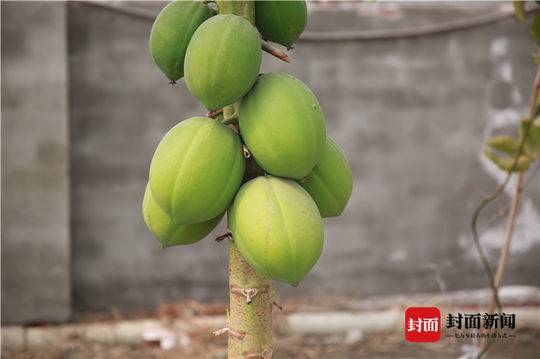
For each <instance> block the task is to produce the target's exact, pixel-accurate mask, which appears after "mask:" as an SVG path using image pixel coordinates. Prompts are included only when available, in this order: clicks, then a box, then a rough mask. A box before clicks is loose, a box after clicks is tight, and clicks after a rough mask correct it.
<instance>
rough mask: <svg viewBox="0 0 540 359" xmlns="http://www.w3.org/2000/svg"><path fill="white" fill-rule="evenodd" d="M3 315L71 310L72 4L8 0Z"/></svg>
mask: <svg viewBox="0 0 540 359" xmlns="http://www.w3.org/2000/svg"><path fill="white" fill-rule="evenodd" d="M1 6H2V322H3V323H12V322H29V321H49V320H53V321H54V320H64V319H66V318H67V317H68V315H69V314H70V310H71V269H70V236H69V214H68V213H69V198H68V194H69V177H68V162H69V149H68V117H67V58H66V51H67V49H66V42H67V41H66V11H65V8H64V5H63V4H62V3H55V4H50V3H49V4H44V3H30V2H26V3H15V2H2V5H1Z"/></svg>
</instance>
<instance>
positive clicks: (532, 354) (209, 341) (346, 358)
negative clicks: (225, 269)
mask: <svg viewBox="0 0 540 359" xmlns="http://www.w3.org/2000/svg"><path fill="white" fill-rule="evenodd" d="M373 306H374V305H373V304H370V305H369V307H373ZM226 308H227V304H226V303H204V304H203V303H200V302H197V301H193V300H188V301H184V302H179V303H173V304H162V305H160V306H159V308H157V310H156V311H148V312H140V311H139V312H132V313H122V314H119V313H118V312H114V311H113V312H109V313H102V314H97V313H93V314H89V315H87V316H83V317H78V318H74V321H75V322H99V321H111V320H112V321H114V320H125V319H141V318H157V319H159V320H160V321H162V322H167V321H169V320H171V319H178V318H181V319H183V320H189V318H193V317H197V316H213V315H223V313H224V312H225V309H226ZM328 308H332V309H333V310H352V309H354V306H353V305H351V303H350V302H347V301H345V300H343V301H339V300H336V299H335V298H334V299H332V300H331V301H324V300H322V299H318V300H316V301H306V300H298V301H295V300H289V301H286V302H285V303H284V305H283V310H282V311H281V310H280V311H277V312H276V313H275V316H274V320H275V333H274V353H273V354H274V355H273V358H274V359H288V358H291V359H292V358H307V359H312V358H313V359H352V358H400V359H402V358H403V359H407V358H430V359H431V358H441V359H445V358H452V359H457V358H466V357H464V356H463V355H464V354H465V353H468V352H470V351H471V350H472V349H473V348H474V347H473V343H472V340H471V339H456V338H454V337H446V334H447V333H446V332H445V329H443V331H442V335H441V340H440V341H438V342H436V343H409V342H407V341H406V340H405V339H404V337H403V333H401V332H386V333H376V334H370V335H363V334H362V333H361V332H359V331H351V332H348V333H343V334H332V335H306V336H299V335H290V334H286V333H285V332H284V331H283V330H282V329H281V327H280V323H282V322H283V318H284V315H286V314H289V313H293V312H297V311H302V312H317V311H319V310H322V309H326V310H328ZM36 324H39V325H44V324H45V325H46V323H36ZM213 329H215V328H213ZM511 334H515V336H514V337H512V338H505V339H498V340H497V341H496V344H495V345H494V346H493V347H492V348H491V350H490V352H489V354H488V355H487V356H485V357H484V358H488V359H503V358H504V359H508V358H519V359H528V358H531V359H532V358H534V359H538V358H540V330H538V329H520V330H517V329H516V330H515V331H513V332H512V333H511ZM182 342H183V345H182V347H181V348H180V347H176V348H174V349H171V350H164V349H161V348H160V346H159V343H158V342H143V341H141V343H140V344H132V345H129V344H103V343H96V342H90V341H85V340H83V339H81V338H71V339H69V340H65V341H63V342H60V344H55V345H51V346H47V347H36V348H32V349H29V350H20V351H16V352H7V351H4V350H3V351H2V358H5V359H38V358H39V359H42V358H43V359H45V358H47V359H49V358H52V359H109V358H130V359H138V358H141V359H142V358H156V359H173V358H174V359H179V358H182V359H183V358H186V359H191V358H193V359H225V358H226V351H227V338H226V336H220V337H214V336H213V335H212V329H210V328H199V329H197V330H196V331H191V332H187V333H185V335H184V337H183V340H182Z"/></svg>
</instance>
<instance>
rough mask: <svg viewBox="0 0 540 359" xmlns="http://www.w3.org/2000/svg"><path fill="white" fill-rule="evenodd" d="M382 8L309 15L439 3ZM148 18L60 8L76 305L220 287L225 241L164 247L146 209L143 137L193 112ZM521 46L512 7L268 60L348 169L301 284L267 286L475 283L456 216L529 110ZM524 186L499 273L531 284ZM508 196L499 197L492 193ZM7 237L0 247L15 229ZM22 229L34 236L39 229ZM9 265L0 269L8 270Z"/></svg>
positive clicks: (200, 294) (539, 243)
mask: <svg viewBox="0 0 540 359" xmlns="http://www.w3.org/2000/svg"><path fill="white" fill-rule="evenodd" d="M3 6H4V5H3ZM12 6H19V5H12ZM154 6H156V5H154ZM3 10H4V8H3ZM394 15H395V16H393V17H391V18H389V19H381V18H380V17H373V16H371V17H370V15H369V14H367V15H366V14H365V13H362V12H360V11H356V12H355V11H350V9H348V10H343V11H338V12H336V11H335V10H331V11H329V10H324V11H320V12H317V13H313V14H311V17H310V24H309V28H310V29H332V28H338V27H340V26H341V27H343V26H346V25H347V26H349V25H350V26H357V24H369V26H372V27H378V28H381V27H384V28H386V27H400V26H406V25H415V24H418V23H424V22H426V19H430V18H431V19H439V18H440V17H441V11H440V9H430V8H425V9H422V10H418V9H416V10H415V11H413V12H410V10H403V11H401V10H399V9H398V11H397V13H395V14H394ZM469 15H470V14H469ZM451 16H455V17H462V16H465V13H461V12H459V11H457V10H456V11H455V12H452V11H450V10H448V9H447V11H446V12H445V13H444V16H443V18H446V19H448V18H449V17H451ZM415 19H416V20H415ZM2 20H4V18H2ZM415 21H416V22H415ZM29 23H30V24H33V22H29ZM351 24H352V25H351ZM4 26H6V25H4V21H2V27H3V28H2V30H4ZM35 26H38V25H37V24H36V25H35ZM150 27H151V23H150V22H148V21H145V20H142V19H136V18H132V17H128V16H125V15H121V14H117V13H113V12H109V11H106V10H103V9H99V8H95V7H88V6H86V5H83V4H80V3H72V4H69V5H68V28H67V32H68V34H69V39H68V43H69V93H70V95H69V99H70V101H69V119H70V133H69V140H70V147H69V151H68V152H69V156H70V166H71V172H70V180H71V187H70V188H71V200H70V201H71V202H70V203H71V226H72V231H71V245H72V251H71V260H72V270H71V272H72V285H73V294H72V298H73V307H74V311H75V313H81V312H83V311H86V310H111V309H113V308H118V309H129V308H140V307H151V306H153V305H156V304H157V303H159V302H161V301H173V300H178V299H183V298H188V297H192V298H196V299H201V300H211V299H212V300H213V299H220V300H221V299H223V300H224V299H225V298H226V251H225V246H224V244H217V243H214V242H213V241H212V240H211V237H210V238H208V239H207V240H205V241H202V242H200V243H198V244H196V245H194V246H188V247H179V248H171V249H167V250H161V249H159V246H158V245H157V242H156V241H155V240H153V239H152V237H151V235H150V234H149V233H148V232H147V230H146V229H145V226H144V223H143V221H142V218H141V214H140V204H141V199H142V193H143V190H144V186H145V184H146V181H147V172H148V166H149V163H150V159H151V157H152V154H153V151H154V149H155V146H156V145H157V143H158V142H159V140H160V138H161V137H162V136H163V134H164V133H165V132H166V131H167V130H168V129H169V128H171V127H172V126H173V125H174V124H176V123H177V122H178V121H181V120H182V119H185V118H188V117H190V116H193V115H200V114H203V113H204V112H205V111H204V109H203V108H202V106H201V105H199V104H198V103H197V102H196V101H195V100H194V99H193V98H192V97H191V96H190V95H189V93H188V92H187V90H186V88H185V85H184V83H183V82H182V81H180V82H179V83H178V84H176V85H174V86H170V85H168V83H167V80H166V79H165V78H164V77H163V76H162V74H161V73H160V72H159V70H158V69H157V68H156V67H155V66H154V64H153V63H152V60H151V58H150V56H149V54H148V50H147V38H148V34H149V31H150ZM35 36H37V35H35ZM532 49H533V44H532V41H531V40H530V37H529V35H528V32H527V27H526V26H524V25H523V24H520V23H518V22H516V21H514V20H513V19H508V20H505V21H501V22H498V23H495V24H491V25H486V26H482V27H478V28H474V29H469V30H464V31H459V32H452V33H448V34H440V35H434V36H425V37H421V38H410V39H402V40H388V41H374V42H365V41H364V42H335V43H308V42H299V43H298V44H297V46H296V48H295V49H294V50H293V58H294V62H293V64H292V65H285V64H281V63H279V62H277V61H276V60H274V59H273V58H270V57H268V56H265V60H264V64H263V71H278V70H279V71H288V72H290V73H292V74H294V75H295V76H297V77H298V78H300V79H301V80H303V81H304V82H306V83H307V84H308V85H309V86H310V87H311V88H312V89H313V91H314V92H315V93H316V94H317V96H318V97H319V100H320V102H321V105H322V107H323V109H324V111H325V114H326V117H327V129H328V133H329V135H331V136H332V137H334V138H335V139H336V140H337V142H338V143H339V144H340V145H341V146H342V147H343V149H344V151H345V152H346V153H347V155H348V157H349V159H350V162H351V166H352V168H353V171H354V176H355V188H354V192H353V196H352V199H351V202H350V204H349V207H348V209H347V210H346V212H345V214H344V215H343V216H342V217H340V218H337V219H329V220H327V221H326V222H325V227H326V229H325V231H326V242H325V249H324V252H323V255H322V258H321V260H320V261H319V263H318V264H317V265H316V267H315V268H314V270H313V271H312V273H311V274H310V275H309V276H308V278H307V279H306V280H305V281H304V282H303V283H302V284H301V285H300V288H297V289H294V288H291V287H287V286H282V285H278V286H277V288H278V292H279V295H284V296H292V295H298V296H305V295H318V296H331V295H356V296H370V295H376V294H391V293H417V292H436V291H440V290H456V289H466V288H478V287H484V286H485V285H486V282H485V275H484V274H483V272H482V270H481V267H480V265H479V262H478V260H477V258H476V256H475V253H474V250H473V248H472V244H471V242H470V239H469V238H468V221H469V216H470V214H471V212H472V210H473V208H474V206H475V205H476V204H477V203H478V201H479V200H480V199H481V198H482V196H484V195H485V194H487V193H488V192H490V191H491V190H492V189H493V188H495V187H496V185H497V183H500V181H501V179H502V176H503V174H502V173H500V172H499V171H497V170H496V169H495V168H494V167H493V166H492V165H491V164H490V163H488V162H487V161H486V160H485V159H484V158H483V157H482V155H481V151H482V143H483V142H484V140H485V139H486V138H488V137H489V136H491V135H492V134H494V133H499V132H508V131H511V130H512V129H514V128H515V126H516V123H517V121H518V119H519V118H520V117H521V116H522V115H523V114H525V113H526V102H527V98H528V95H529V86H530V82H531V81H532V76H533V71H534V65H533V63H532V60H531V53H532ZM3 52H4V51H3ZM2 56H3V58H2V59H3V60H4V54H3V55H2ZM6 56H7V55H6ZM10 56H13V57H16V56H17V54H16V53H13V54H10ZM19 56H20V55H19ZM3 66H4V65H3ZM3 71H4V70H3ZM16 85H17V86H21V84H20V83H17V84H16ZM13 86H15V85H13ZM3 92H4V91H3ZM3 111H4V109H3ZM3 139H4V135H3ZM13 146H15V145H13ZM14 148H15V147H14ZM3 153H4V151H3ZM7 164H8V163H7ZM533 172H534V171H533ZM3 179H4V175H3ZM526 182H527V183H528V185H527V190H526V193H525V196H524V202H523V207H522V210H521V211H520V214H519V217H518V223H517V228H516V236H515V242H514V244H513V246H512V254H511V257H510V263H509V269H508V275H507V281H506V283H508V284H529V285H537V284H538V283H537V279H538V273H539V272H540V263H538V261H537V258H538V256H539V255H540V235H539V233H540V228H539V225H540V217H539V207H540V199H539V196H540V193H539V192H540V186H538V177H535V178H527V180H526ZM510 187H512V186H510ZM14 188H15V185H14ZM3 189H4V188H3ZM38 190H42V191H43V190H45V189H43V188H38ZM4 192H5V191H4ZM508 201H509V198H508V197H505V198H503V200H502V203H503V205H504V204H507V203H508ZM3 203H4V202H3ZM3 213H4V211H3ZM13 216H14V218H15V219H12V223H13V224H11V225H12V226H13V227H12V228H21V224H20V222H22V220H20V219H19V220H18V221H19V222H18V221H17V219H18V218H20V216H18V215H17V214H16V213H14V214H13ZM493 216H496V211H495V209H493V208H492V209H490V210H488V211H486V216H485V217H484V219H483V221H482V222H483V223H484V224H483V225H482V226H481V229H482V233H483V235H482V240H483V242H484V244H485V245H486V247H487V248H488V254H489V256H490V258H492V259H493V260H494V259H495V258H496V255H497V253H498V250H499V248H500V246H501V244H502V240H503V224H501V223H500V222H497V221H493V218H494V217H493ZM3 219H4V218H3ZM490 223H491V224H490ZM223 228H224V225H223V224H221V225H220V227H219V229H218V230H217V231H216V232H215V234H218V233H221V232H222V231H223ZM2 237H3V238H2V241H3V243H2V244H4V241H5V240H6V241H9V242H10V243H11V242H14V241H15V239H14V237H13V239H11V238H9V237H6V239H4V232H3V233H2ZM25 239H26V240H27V241H29V242H31V243H32V246H39V243H40V242H39V241H43V240H42V239H41V236H40V239H37V237H36V238H34V237H25ZM2 259H3V260H4V255H3V258H2ZM36 261H37V263H40V261H39V260H37V259H36ZM13 268H15V267H13V266H12V267H4V264H3V267H2V269H3V275H4V273H5V272H8V273H9V275H11V276H12V278H13V279H12V280H13V282H14V283H17V281H18V275H17V272H16V271H15V270H14V269H13ZM7 275H8V274H6V276H7ZM24 281H25V280H24V278H23V280H22V282H24ZM40 290H42V289H40ZM3 293H4V291H3ZM4 296H5V294H3V299H4Z"/></svg>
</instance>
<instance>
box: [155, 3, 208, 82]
mask: <svg viewBox="0 0 540 359" xmlns="http://www.w3.org/2000/svg"><path fill="white" fill-rule="evenodd" d="M213 15H214V12H213V11H212V10H211V9H210V8H209V7H208V6H206V5H204V4H203V3H202V2H200V1H173V2H171V3H170V4H168V5H167V6H165V7H164V8H163V10H161V12H160V13H159V15H158V16H157V17H156V20H155V21H154V25H153V26H152V30H151V32H150V54H151V55H152V58H153V59H154V62H155V63H156V65H157V66H158V67H159V68H160V70H161V71H163V73H164V74H165V75H166V76H167V78H168V79H169V80H171V81H176V80H178V79H180V78H182V77H183V76H184V57H185V55H186V49H187V47H188V44H189V40H191V37H192V36H193V33H194V32H195V30H197V28H198V27H199V25H201V24H202V23H203V22H204V21H206V20H207V19H209V18H210V17H212V16H213Z"/></svg>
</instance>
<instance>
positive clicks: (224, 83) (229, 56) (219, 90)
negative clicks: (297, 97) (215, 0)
mask: <svg viewBox="0 0 540 359" xmlns="http://www.w3.org/2000/svg"><path fill="white" fill-rule="evenodd" d="M260 66H261V41H260V39H259V35H258V34H257V30H255V28H254V27H253V26H252V25H251V24H250V23H249V21H247V20H245V19H244V18H242V17H240V16H236V15H217V16H214V17H212V18H210V19H208V20H206V21H205V22H204V23H203V24H202V25H201V26H199V28H198V29H197V31H195V33H194V34H193V37H192V38H191V41H190V42H189V45H188V48H187V52H186V60H185V62H184V73H185V76H186V85H187V87H188V89H189V91H190V92H191V94H192V95H193V96H195V97H196V98H197V99H198V100H199V101H200V102H201V103H202V104H203V105H204V106H206V107H207V108H208V109H210V110H217V109H220V108H222V107H224V106H226V105H230V104H232V103H233V102H235V101H237V100H239V99H240V98H242V96H244V95H245V94H246V93H247V92H248V91H249V89H250V88H251V86H253V83H254V82H255V80H256V79H257V74H258V73H259V68H260Z"/></svg>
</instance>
